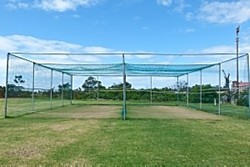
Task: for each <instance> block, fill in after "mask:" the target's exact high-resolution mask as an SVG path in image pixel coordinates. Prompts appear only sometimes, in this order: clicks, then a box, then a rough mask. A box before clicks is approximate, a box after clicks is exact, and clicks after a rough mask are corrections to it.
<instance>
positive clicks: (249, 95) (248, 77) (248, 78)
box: [247, 54, 250, 108]
mask: <svg viewBox="0 0 250 167" xmlns="http://www.w3.org/2000/svg"><path fill="white" fill-rule="evenodd" d="M249 70H250V69H249V54H247V80H248V81H247V82H248V108H250V85H249V83H250V72H249Z"/></svg>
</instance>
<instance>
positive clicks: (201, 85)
mask: <svg viewBox="0 0 250 167" xmlns="http://www.w3.org/2000/svg"><path fill="white" fill-rule="evenodd" d="M200 109H202V70H200Z"/></svg>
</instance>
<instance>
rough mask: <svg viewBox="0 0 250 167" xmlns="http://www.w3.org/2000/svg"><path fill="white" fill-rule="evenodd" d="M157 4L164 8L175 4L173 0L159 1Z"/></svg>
mask: <svg viewBox="0 0 250 167" xmlns="http://www.w3.org/2000/svg"><path fill="white" fill-rule="evenodd" d="M156 2H157V3H158V4H160V5H163V6H170V5H171V4H172V3H173V0H157V1H156Z"/></svg>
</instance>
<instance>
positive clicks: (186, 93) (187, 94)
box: [186, 74, 189, 107]
mask: <svg viewBox="0 0 250 167" xmlns="http://www.w3.org/2000/svg"><path fill="white" fill-rule="evenodd" d="M188 87H189V76H188V74H187V90H186V91H187V92H186V94H187V95H186V96H187V107H189V88H188Z"/></svg>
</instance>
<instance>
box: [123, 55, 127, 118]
mask: <svg viewBox="0 0 250 167" xmlns="http://www.w3.org/2000/svg"><path fill="white" fill-rule="evenodd" d="M122 60H123V111H122V117H123V120H126V112H127V106H126V67H125V55H124V54H123V55H122Z"/></svg>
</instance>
